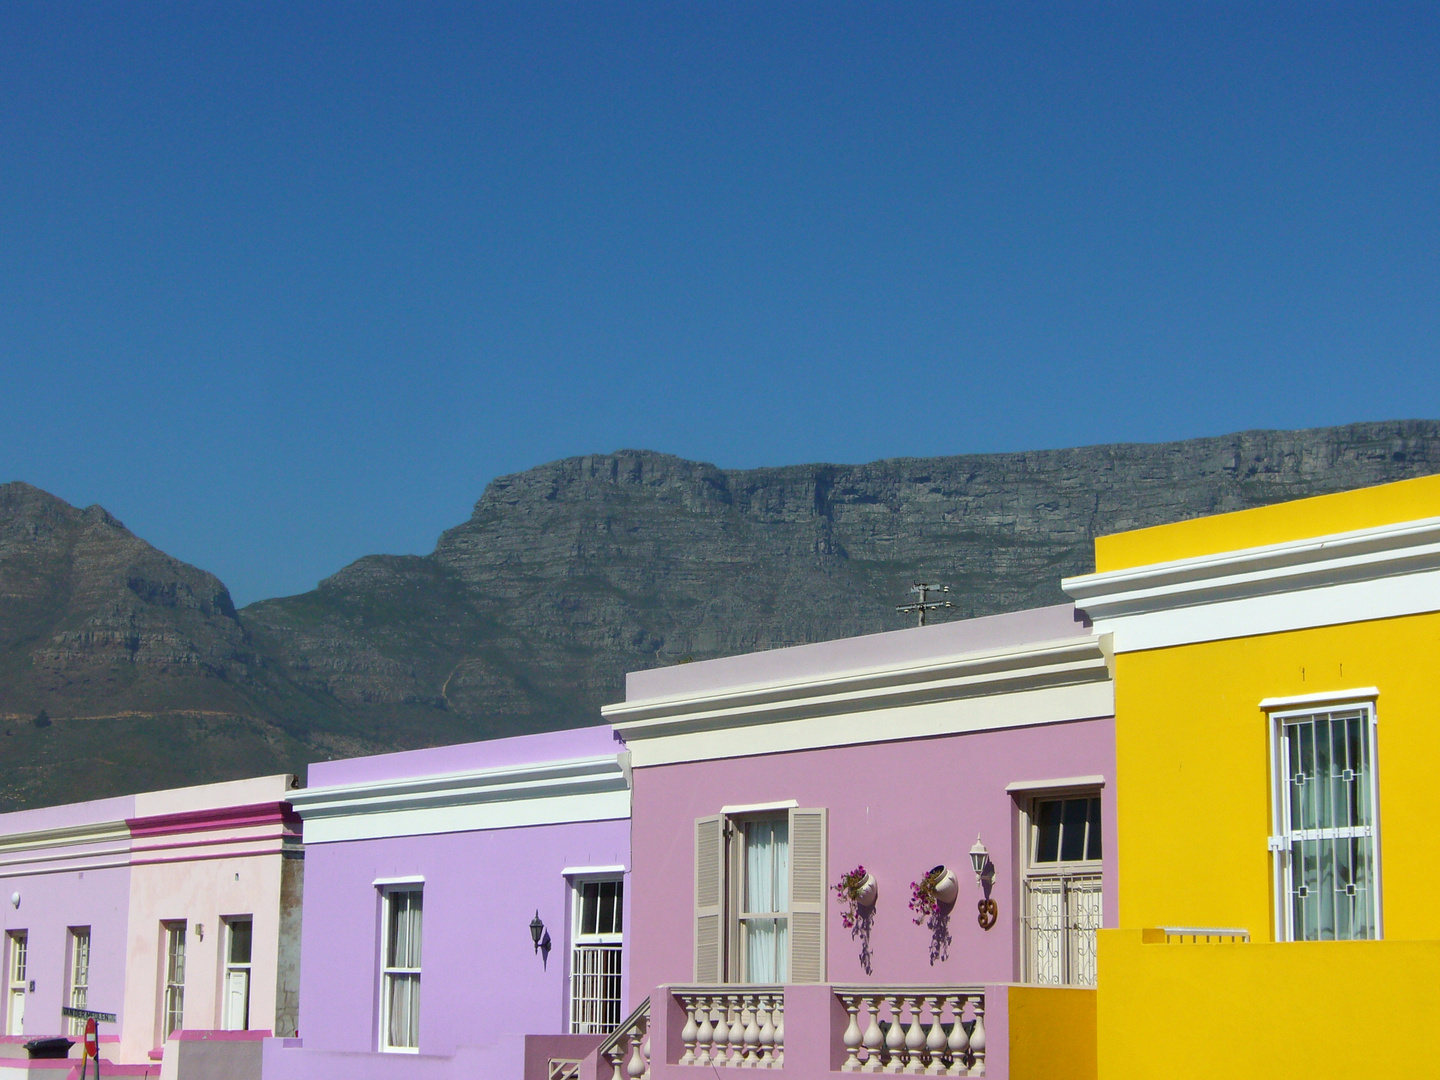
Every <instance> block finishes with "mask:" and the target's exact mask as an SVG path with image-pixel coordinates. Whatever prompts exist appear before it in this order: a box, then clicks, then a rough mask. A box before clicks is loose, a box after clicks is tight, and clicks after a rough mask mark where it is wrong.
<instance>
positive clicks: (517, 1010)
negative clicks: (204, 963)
mask: <svg viewBox="0 0 1440 1080" xmlns="http://www.w3.org/2000/svg"><path fill="white" fill-rule="evenodd" d="M621 750H622V748H621V747H620V746H619V744H618V743H617V742H616V741H615V738H614V736H613V734H612V732H611V731H610V729H609V728H608V727H600V728H586V729H581V730H578V731H564V732H554V733H549V734H543V735H530V736H522V737H519V738H512V739H499V740H494V741H490V742H481V743H471V744H468V745H462V746H449V747H441V748H436V749H431V750H417V751H410V752H405V753H398V754H388V755H383V756H379V757H368V758H356V759H353V760H349V761H335V762H325V763H318V764H315V765H312V766H311V768H310V777H309V779H310V786H309V787H308V788H307V789H306V790H305V791H303V792H297V793H296V796H295V799H294V805H295V807H296V809H297V811H298V812H299V813H300V815H301V816H302V818H303V819H304V833H305V847H306V882H305V933H304V941H303V946H302V958H301V983H300V986H301V992H300V1037H299V1038H296V1039H290V1040H272V1041H271V1042H268V1043H267V1044H266V1046H265V1063H264V1074H265V1077H266V1080H289V1078H295V1080H300V1078H304V1080H326V1078H329V1077H335V1078H340V1077H344V1078H345V1080H357V1078H358V1080H364V1078H370V1077H376V1078H379V1077H449V1076H457V1077H458V1076H461V1075H465V1076H477V1075H478V1076H496V1077H512V1078H514V1080H520V1078H521V1077H522V1076H527V1077H528V1076H541V1077H543V1076H546V1075H547V1074H548V1072H549V1069H550V1068H551V1063H552V1062H554V1063H555V1066H554V1067H555V1068H557V1069H560V1070H562V1071H564V1070H565V1069H570V1070H572V1071H573V1070H574V1068H575V1067H576V1065H575V1063H577V1062H578V1060H579V1059H580V1058H582V1057H583V1056H584V1055H585V1054H586V1053H587V1052H589V1051H590V1050H592V1049H593V1048H594V1047H595V1046H596V1044H598V1043H599V1042H600V1041H601V1039H602V1038H603V1036H604V1033H606V1032H608V1031H610V1030H612V1029H613V1028H614V1027H615V1026H616V1025H617V1024H618V1022H619V1021H620V1019H621V1015H620V1009H621V1007H622V1002H623V1000H624V992H625V983H626V978H627V971H626V968H627V964H626V959H625V957H626V947H627V946H626V937H627V931H628V928H629V924H630V918H629V910H628V905H629V903H630V890H629V888H628V881H627V878H626V874H627V873H628V870H629V851H630V821H629V816H630V790H629V768H628V760H627V757H626V755H625V754H623V753H622V752H621ZM567 1063H568V1064H567Z"/></svg>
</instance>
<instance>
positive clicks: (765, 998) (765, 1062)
mask: <svg viewBox="0 0 1440 1080" xmlns="http://www.w3.org/2000/svg"><path fill="white" fill-rule="evenodd" d="M774 1001H775V999H774V998H772V997H771V996H770V995H769V994H762V995H761V997H760V1008H761V1009H764V1010H765V1022H764V1023H763V1024H761V1025H760V1067H761V1068H762V1069H773V1068H774V1067H775V1012H774V1008H775V1006H774Z"/></svg>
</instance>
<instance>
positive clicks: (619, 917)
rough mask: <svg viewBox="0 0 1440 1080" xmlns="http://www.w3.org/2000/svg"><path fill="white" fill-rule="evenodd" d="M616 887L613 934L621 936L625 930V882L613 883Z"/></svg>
mask: <svg viewBox="0 0 1440 1080" xmlns="http://www.w3.org/2000/svg"><path fill="white" fill-rule="evenodd" d="M611 884H613V885H614V886H615V913H614V915H613V916H612V919H613V921H614V929H613V930H612V931H611V933H615V934H620V933H623V932H624V930H625V918H624V914H623V913H624V911H625V883H624V882H623V881H615V882H612V883H611Z"/></svg>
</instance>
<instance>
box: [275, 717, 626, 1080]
mask: <svg viewBox="0 0 1440 1080" xmlns="http://www.w3.org/2000/svg"><path fill="white" fill-rule="evenodd" d="M605 730H606V733H607V740H606V742H605V744H604V745H605V747H606V748H607V749H613V745H614V744H613V743H611V742H609V741H608V729H605ZM567 734H572V735H573V734H578V733H567ZM511 741H512V740H506V742H511ZM513 741H518V740H513ZM575 742H576V743H579V744H581V745H584V742H585V741H584V740H579V739H577V740H575ZM489 745H492V746H493V745H496V744H489ZM467 749H469V748H467V747H453V748H450V751H451V755H450V758H449V760H448V762H447V763H448V764H449V766H450V767H449V769H447V770H446V771H456V770H457V769H460V768H464V767H466V766H464V765H463V764H456V763H455V758H456V757H457V756H459V755H458V752H460V751H464V750H467ZM591 752H597V751H592V750H588V749H580V750H577V751H574V752H571V753H569V754H568V756H573V757H579V756H585V755H586V754H588V753H591ZM598 752H603V751H598ZM420 753H428V752H427V751H422V752H420ZM408 756H409V755H387V758H390V759H393V758H395V757H408ZM554 756H556V757H564V756H567V755H566V754H565V753H563V752H562V753H558V754H556V755H554ZM372 760H373V759H372ZM382 760H383V759H382ZM527 760H533V757H532V758H529V759H527ZM486 762H487V764H488V763H493V758H489V757H487V758H486ZM332 764H334V765H342V764H343V765H346V766H351V767H352V769H353V767H356V766H358V765H360V764H361V763H359V762H344V763H340V762H336V763H332ZM471 767H475V766H471ZM338 771H339V770H328V769H327V775H326V776H325V781H326V782H327V783H344V782H346V781H345V780H342V779H339V778H338V777H336V776H334V775H331V773H332V772H338ZM416 771H419V770H418V769H417V770H414V771H411V770H407V771H406V773H405V774H403V775H413V774H414V772H416ZM387 775H392V774H387ZM365 778H366V779H372V778H374V777H372V776H367V777H365ZM629 847H630V823H629V822H628V821H624V820H619V821H599V822H582V823H573V824H561V825H537V826H530V827H525V828H515V829H495V830H487V831H481V832H461V833H444V834H441V835H435V836H413V837H400V838H387V839H378V840H358V841H347V842H337V843H329V844H314V845H310V846H309V847H307V849H306V855H305V860H306V867H305V929H304V934H303V938H302V946H301V949H302V956H301V968H300V980H301V983H300V986H301V989H300V1035H301V1037H302V1038H303V1039H304V1046H305V1050H306V1051H310V1050H315V1049H319V1050H348V1051H367V1050H374V1049H375V1048H376V1045H377V1043H376V1038H377V1030H378V1028H377V1017H378V1010H379V999H378V994H379V977H378V972H379V941H380V902H379V891H378V890H377V888H376V887H375V885H374V884H373V882H374V881H375V879H377V878H389V877H402V876H408V875H417V874H418V875H423V876H424V878H425V886H424V890H425V914H424V924H423V931H422V934H423V937H422V964H421V966H422V975H421V993H420V1049H421V1052H422V1053H423V1054H426V1055H431V1054H440V1055H448V1054H452V1053H454V1051H455V1049H456V1048H457V1047H459V1046H480V1045H486V1044H488V1043H493V1042H494V1041H496V1039H497V1038H498V1036H499V1035H501V1034H503V1033H508V1032H531V1033H539V1032H562V1031H565V1030H567V1028H566V1019H567V1018H566V1016H565V1002H566V983H565V978H566V961H567V958H568V946H569V925H570V916H569V889H568V885H567V882H566V879H565V878H563V877H562V876H561V870H563V869H564V868H566V867H573V866H608V865H616V866H628V865H629V854H628V853H629ZM629 891H630V886H629V879H628V878H627V879H626V894H627V895H626V900H627V905H628V904H629V903H630V896H629ZM537 908H538V909H539V912H540V917H541V919H542V920H543V921H544V922H545V925H546V927H547V928H549V931H550V935H551V938H552V939H553V945H554V948H553V951H552V952H551V954H550V958H549V963H548V966H542V963H541V958H540V957H539V956H536V955H535V952H534V949H533V947H532V945H531V943H530V931H529V923H530V919H531V918H532V917H533V915H534V914H535V911H536V909H537ZM628 916H629V912H628V910H627V912H626V932H627V936H628V935H629V933H630V930H631V926H632V925H633V924H632V922H631V920H630V919H629V917H628ZM387 1056H390V1055H387ZM395 1056H396V1057H403V1055H395ZM396 1066H397V1068H400V1067H401V1066H403V1061H397V1062H396ZM402 1073H403V1068H401V1073H396V1075H401V1074H402Z"/></svg>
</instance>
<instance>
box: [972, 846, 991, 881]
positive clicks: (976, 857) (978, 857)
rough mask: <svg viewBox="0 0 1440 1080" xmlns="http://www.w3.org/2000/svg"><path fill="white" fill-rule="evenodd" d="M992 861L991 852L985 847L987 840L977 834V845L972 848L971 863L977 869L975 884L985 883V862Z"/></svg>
mask: <svg viewBox="0 0 1440 1080" xmlns="http://www.w3.org/2000/svg"><path fill="white" fill-rule="evenodd" d="M989 861H990V852H989V850H988V849H987V848H986V847H985V841H983V840H981V839H980V837H979V836H978V835H977V836H976V837H975V846H974V847H972V848H971V849H970V865H971V866H972V867H974V869H975V884H976V885H983V884H985V864H986V863H988V862H989Z"/></svg>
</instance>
